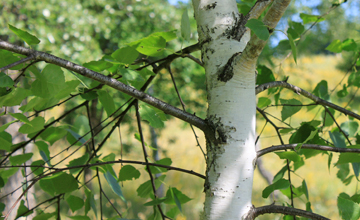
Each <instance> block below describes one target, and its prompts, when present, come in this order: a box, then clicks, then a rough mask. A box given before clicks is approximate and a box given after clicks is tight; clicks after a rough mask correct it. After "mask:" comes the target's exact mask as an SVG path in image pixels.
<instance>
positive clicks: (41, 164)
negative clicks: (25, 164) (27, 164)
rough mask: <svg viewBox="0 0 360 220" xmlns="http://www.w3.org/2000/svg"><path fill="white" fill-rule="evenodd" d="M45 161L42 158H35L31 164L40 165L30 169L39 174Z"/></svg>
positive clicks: (42, 170)
mask: <svg viewBox="0 0 360 220" xmlns="http://www.w3.org/2000/svg"><path fill="white" fill-rule="evenodd" d="M44 165H45V162H44V161H43V160H35V161H34V162H32V163H31V166H40V167H31V171H32V172H33V173H34V174H35V175H37V176H39V175H41V174H42V173H43V172H44V167H42V166H44Z"/></svg>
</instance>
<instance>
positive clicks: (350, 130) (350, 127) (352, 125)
mask: <svg viewBox="0 0 360 220" xmlns="http://www.w3.org/2000/svg"><path fill="white" fill-rule="evenodd" d="M340 127H341V129H342V130H343V131H344V132H345V133H347V135H349V136H350V137H355V134H356V133H357V130H358V128H359V124H358V123H357V122H356V121H346V122H343V123H342V124H341V125H340Z"/></svg>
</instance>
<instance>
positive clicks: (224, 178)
mask: <svg viewBox="0 0 360 220" xmlns="http://www.w3.org/2000/svg"><path fill="white" fill-rule="evenodd" d="M290 3H291V1H290V0H258V1H255V2H254V1H243V2H241V3H240V5H238V3H237V2H236V1H235V0H222V1H215V0H193V1H192V6H193V11H194V19H195V21H196V23H197V34H198V42H197V43H196V44H194V45H190V46H187V47H184V48H181V49H179V50H178V51H176V52H174V53H171V54H167V55H166V53H165V52H167V50H166V49H167V45H168V44H167V43H168V42H170V41H172V40H174V39H176V38H177V34H176V31H173V30H171V31H167V32H156V33H153V34H151V35H150V36H148V37H146V38H143V39H137V40H136V41H134V42H131V43H128V44H126V45H121V46H120V48H119V49H117V50H115V51H114V52H112V53H111V54H105V55H104V56H103V58H102V59H100V60H96V61H88V62H86V63H84V64H82V65H80V64H77V63H74V62H72V61H71V60H65V59H62V58H60V57H57V56H55V55H53V54H51V53H47V52H42V51H38V50H36V49H34V48H35V47H36V45H38V44H39V43H40V40H39V39H38V38H37V37H36V36H34V35H32V34H30V33H29V32H27V31H25V30H21V29H18V28H16V27H14V26H12V25H11V24H9V25H8V28H9V29H10V30H11V31H12V32H13V33H14V34H15V35H17V36H18V37H19V38H20V39H22V40H23V41H25V42H26V44H27V45H25V46H19V45H15V44H12V43H10V42H6V41H0V49H1V51H0V52H1V56H2V57H4V59H3V63H2V67H1V68H0V71H1V75H0V77H1V78H0V79H1V82H0V86H1V90H0V92H1V96H0V105H1V107H3V109H4V110H3V112H2V115H11V116H12V117H13V118H14V120H13V121H11V122H9V123H7V124H4V125H1V127H0V131H1V133H0V134H1V136H0V137H1V138H2V140H3V141H4V145H3V146H2V147H1V149H2V150H5V151H6V152H7V153H6V154H5V156H4V157H3V158H2V159H1V161H0V163H1V169H2V171H1V173H0V175H1V179H0V180H1V181H0V183H2V184H1V185H2V186H4V185H5V184H6V182H7V178H8V177H9V176H11V174H12V173H13V172H14V171H15V170H17V169H19V168H20V169H25V168H31V170H32V173H33V174H34V175H35V176H34V177H28V176H27V175H24V183H23V185H22V187H21V188H19V189H18V190H23V191H22V194H21V196H20V197H19V198H18V199H17V201H16V202H15V204H4V206H6V207H7V209H6V210H7V212H6V213H5V215H4V216H5V217H4V218H5V219H7V218H8V215H9V213H11V212H17V217H20V216H27V215H29V214H31V213H33V212H36V214H37V216H38V218H39V219H49V218H52V217H56V219H60V218H61V216H62V215H63V214H62V213H61V207H62V206H63V204H64V203H65V202H66V203H67V206H69V207H70V209H71V211H72V213H75V214H74V216H71V218H74V219H77V218H84V219H90V217H95V218H100V219H103V218H104V217H107V216H104V204H105V202H106V203H107V204H110V206H112V207H113V210H114V213H115V215H116V217H113V218H111V219H116V218H127V216H126V213H123V212H121V211H120V210H121V205H119V204H115V203H114V202H112V201H111V199H109V198H108V195H107V193H106V192H105V191H104V188H103V184H104V182H107V184H108V185H109V186H110V188H111V189H112V191H113V193H115V194H116V195H117V196H118V197H119V198H120V199H121V200H123V201H124V203H123V206H126V198H125V196H124V194H123V193H122V186H121V184H119V182H120V181H126V180H130V181H131V180H133V179H134V178H135V179H136V178H138V177H139V175H140V172H139V170H138V169H136V168H135V167H134V166H132V165H134V164H140V165H143V166H144V167H145V169H146V173H147V174H146V175H148V178H149V180H148V181H147V182H145V183H143V184H142V185H140V186H139V188H138V190H137V193H138V195H139V196H140V197H144V198H148V199H149V201H148V202H147V203H145V205H146V206H152V207H153V209H154V211H153V214H152V215H151V216H150V217H148V218H147V219H173V218H175V217H176V215H177V214H178V213H179V212H181V211H182V204H184V203H186V202H188V201H189V200H190V199H189V198H188V197H187V196H186V195H184V194H183V193H182V192H181V191H180V190H178V189H177V188H176V187H172V186H169V187H168V189H167V192H166V195H165V196H164V197H161V198H159V197H157V194H156V190H157V188H158V187H159V186H160V185H161V184H162V183H163V182H164V179H165V177H166V175H165V174H166V172H167V171H169V170H175V171H179V172H184V173H187V174H189V175H195V176H198V177H199V178H203V179H204V193H205V202H204V211H203V213H202V214H201V218H202V219H211V220H215V219H216V220H218V219H255V218H256V217H257V216H259V215H263V214H266V213H281V214H283V215H284V219H296V218H297V217H304V218H310V219H327V218H326V217H323V216H320V215H317V214H315V213H316V210H314V212H315V213H313V212H312V207H311V202H310V200H309V196H308V191H307V186H306V182H305V180H304V181H303V182H302V183H301V184H300V186H298V187H297V185H299V184H298V183H294V182H292V181H291V176H292V175H293V173H294V172H295V171H296V169H298V168H299V167H301V166H303V165H304V164H305V161H306V159H308V158H310V157H312V156H314V155H316V154H319V153H321V152H325V153H324V154H325V155H326V156H328V158H329V159H328V161H329V162H328V163H329V167H330V166H333V165H335V166H337V167H338V168H339V173H340V175H338V176H339V178H340V179H341V180H342V181H343V182H344V183H348V182H351V181H357V179H358V176H359V163H360V157H359V153H360V150H359V149H358V148H359V146H358V145H357V144H359V143H360V136H359V135H358V134H357V132H358V122H357V120H359V119H360V116H359V115H358V114H356V113H355V112H354V111H352V110H351V109H350V110H349V109H346V108H343V107H340V106H339V105H337V104H334V103H332V102H330V94H329V92H328V88H327V83H326V81H322V82H320V83H319V84H318V85H317V86H316V87H315V89H314V91H313V92H308V91H305V90H303V89H302V88H299V87H297V86H295V85H292V84H289V83H287V80H283V81H275V76H274V74H273V73H272V72H271V70H270V69H269V68H267V67H265V66H264V65H258V62H259V60H258V59H259V56H260V54H261V52H262V51H263V49H264V48H265V46H266V44H267V43H268V39H269V37H270V35H272V34H273V33H274V32H275V31H278V30H277V29H276V27H277V25H278V23H279V21H280V19H281V18H282V16H283V15H284V13H285V11H286V9H287V7H288V6H289V4H290ZM341 3H342V1H336V2H333V3H332V4H331V5H330V8H329V10H333V9H335V8H336V7H338V6H339V5H340V4H341ZM238 6H240V7H238ZM242 6H246V7H242ZM239 8H240V11H239ZM324 16H325V14H324V15H316V16H315V15H309V14H304V13H302V14H300V17H301V18H302V22H289V24H288V27H287V30H281V31H282V32H284V33H285V32H286V35H287V38H288V40H287V43H288V46H289V48H291V53H290V54H291V57H292V58H293V59H294V62H296V60H297V50H296V47H297V45H298V44H299V43H301V40H302V39H303V38H304V37H306V36H305V33H306V32H307V31H308V30H310V29H311V28H312V27H313V26H314V25H316V24H317V23H319V22H320V21H322V20H323V19H324ZM189 23H190V21H189V17H188V15H187V12H184V14H183V16H182V20H181V30H180V33H181V36H182V38H183V39H185V40H188V39H189V38H190V37H191V30H190V25H189ZM306 24H310V25H309V26H307V28H308V29H305V25H306ZM40 44H41V43H40ZM28 45H31V46H30V47H29V46H28ZM199 50H200V51H201V57H199V58H197V57H195V56H193V55H192V54H193V53H194V52H196V51H199ZM327 50H329V51H330V52H333V53H340V52H342V51H348V52H350V53H352V54H353V65H352V67H351V69H350V70H349V74H348V76H347V77H348V81H347V83H345V84H344V85H343V88H342V89H341V90H339V91H338V92H337V96H338V97H340V98H343V97H346V96H347V94H348V89H352V88H359V87H360V84H359V80H360V78H359V72H358V71H357V69H356V67H357V66H358V65H360V64H359V46H358V44H357V43H356V41H354V40H353V39H344V40H343V39H341V40H336V41H333V42H332V43H331V44H330V45H329V46H328V47H327ZM164 51H165V52H164ZM290 54H289V56H290ZM178 58H188V59H190V60H191V61H194V62H195V63H196V64H198V65H200V66H202V67H203V68H204V69H205V75H206V82H205V83H206V92H207V103H208V109H207V116H206V118H200V117H198V116H196V114H192V113H190V112H188V111H187V110H186V109H185V105H184V104H183V103H182V99H181V97H180V94H179V92H177V95H178V96H179V100H180V102H181V103H182V106H181V107H182V109H179V108H177V107H175V106H172V105H169V104H168V103H166V102H165V101H163V100H160V99H158V98H156V97H155V96H156V94H154V96H153V95H149V94H148V93H147V92H146V91H147V89H148V87H149V86H150V85H151V84H152V83H153V80H154V79H156V77H157V76H158V75H159V74H160V71H163V70H167V71H168V72H169V73H170V75H171V78H172V79H173V82H174V87H175V89H176V91H178V90H177V86H176V82H175V80H174V78H173V73H172V69H171V65H172V62H173V61H174V60H176V59H178ZM8 70H18V73H17V74H18V75H17V76H16V77H12V78H11V77H9V76H8V75H7V74H9V72H8ZM65 76H66V78H65ZM69 76H75V78H74V79H73V80H69ZM79 77H81V78H79ZM83 77H84V78H83ZM82 79H85V80H86V81H84V80H82ZM22 80H24V81H25V82H24V84H20V83H19V82H20V81H22ZM284 89H288V90H291V91H294V94H297V95H300V96H302V97H305V98H307V99H308V100H310V101H311V103H310V104H308V106H316V107H319V108H321V109H322V110H323V114H322V116H319V117H320V120H318V119H314V120H312V121H309V122H307V121H304V122H303V123H301V124H300V125H299V126H298V127H293V126H291V125H290V124H289V123H287V119H288V118H290V117H295V116H293V115H295V114H296V113H297V112H298V111H299V110H300V109H301V108H302V107H303V106H304V105H303V104H302V102H300V101H299V100H297V98H292V99H280V98H279V97H280V94H282V93H283V91H284ZM110 90H111V91H119V92H121V93H119V94H121V95H119V94H117V93H116V92H113V93H109V92H108V91H110ZM263 91H268V94H269V97H270V98H263V99H261V100H260V99H259V102H258V104H257V98H256V94H259V93H261V92H263ZM109 94H116V95H118V96H120V98H114V97H112V96H110V95H109ZM24 99H26V100H27V101H28V102H27V104H26V105H24V106H22V107H20V110H21V112H18V113H8V112H7V111H6V107H7V106H17V105H20V104H21V103H22V101H23V100H24ZM75 99H76V100H75ZM97 100H99V105H101V107H102V108H103V109H104V110H105V112H106V116H104V120H103V121H101V123H100V125H94V124H92V123H91V115H90V113H89V112H90V111H89V106H90V104H91V103H94V102H95V101H96V102H97ZM70 101H73V102H74V103H77V105H76V106H75V107H72V108H69V109H67V111H65V112H64V114H62V115H61V116H60V117H58V118H55V119H49V120H45V117H43V116H41V113H43V112H45V111H46V110H48V109H51V108H54V107H56V106H59V105H62V104H64V103H66V102H70ZM116 101H119V102H120V103H117V102H116ZM272 102H274V103H276V104H278V103H279V102H280V103H281V107H282V111H281V121H282V122H283V124H285V125H287V127H284V126H279V125H277V124H276V123H274V122H273V120H272V119H270V116H269V115H268V114H267V112H266V107H267V106H269V105H270V104H271V103H272ZM79 103H80V104H79ZM95 105H96V104H95ZM257 105H258V106H257ZM80 108H84V109H86V111H85V112H86V114H87V116H86V117H87V118H88V119H89V120H88V122H87V123H88V127H89V131H87V132H86V133H84V134H79V131H78V130H76V131H74V129H73V128H72V126H71V125H69V124H66V123H63V120H64V118H65V117H68V116H69V115H71V114H72V113H73V112H76V111H77V110H78V109H80ZM130 109H133V110H134V113H135V114H134V115H135V116H134V117H133V118H134V121H135V123H136V126H137V130H138V131H137V132H138V134H137V135H136V138H137V139H138V140H139V142H140V144H141V150H142V152H143V158H144V160H143V161H140V160H136V161H135V160H124V159H118V158H117V159H115V157H116V155H115V154H109V155H106V156H104V155H102V153H101V152H102V151H101V150H103V149H104V148H106V144H105V143H106V141H107V140H108V138H109V137H110V136H111V135H112V134H113V133H114V130H115V129H116V128H119V127H120V126H121V124H122V123H124V120H125V119H124V118H125V116H126V115H128V114H130V113H129V112H130ZM335 111H336V112H338V113H337V114H345V115H347V116H349V119H348V120H347V121H345V122H343V123H341V124H340V123H338V119H337V118H336V117H335V116H334V115H335ZM256 112H258V113H259V116H261V117H262V118H263V119H264V120H265V121H266V123H268V124H270V125H271V126H272V127H273V128H274V132H275V133H276V134H277V135H278V137H279V141H280V143H281V145H277V146H264V148H263V149H262V150H258V151H257V150H256V149H255V144H256V142H257V140H258V138H259V136H260V135H257V134H256V131H255V126H256V120H257V119H256V117H257V116H256ZM25 113H32V114H30V116H28V117H27V116H25V115H24V114H25ZM164 114H166V115H170V116H172V117H176V118H178V119H181V120H183V121H184V122H187V123H189V124H190V125H191V127H192V128H193V127H197V128H198V129H200V130H201V131H202V132H204V134H205V137H206V151H203V154H204V156H205V158H206V173H205V174H199V173H196V172H194V171H192V170H185V169H182V168H178V167H174V166H171V159H170V158H164V159H163V160H160V161H158V162H156V163H154V162H152V161H151V157H150V156H149V154H148V148H147V144H146V140H145V137H144V134H143V128H142V127H143V126H142V124H143V123H144V122H143V120H146V121H147V122H148V123H149V124H150V125H151V126H153V127H162V126H163V124H164V123H163V121H164V120H165V119H164V118H165V117H164ZM75 117H77V116H75ZM12 123H20V124H21V127H20V128H19V132H20V133H23V134H27V136H28V140H26V141H23V142H20V143H13V141H12V136H11V134H9V133H8V132H7V131H6V129H7V127H8V126H9V125H10V124H12ZM98 126H99V127H98ZM330 128H331V130H328V129H330ZM104 129H105V130H104ZM286 132H291V137H290V139H289V141H285V140H284V138H283V136H282V134H284V133H286ZM100 134H102V135H103V136H102V137H103V138H102V140H101V141H100V143H99V144H98V145H95V144H94V138H95V137H96V136H97V135H100ZM195 136H196V135H195ZM65 137H66V143H67V144H68V145H67V146H66V147H62V149H61V150H59V151H57V152H56V153H55V152H52V151H50V150H49V146H50V145H53V144H54V143H55V142H57V141H62V140H63V141H65V140H64V139H65ZM345 141H346V142H345ZM32 142H33V143H34V144H35V145H36V146H37V148H38V150H39V156H40V158H41V159H39V160H36V161H34V162H33V163H32V164H31V165H28V164H26V163H25V162H26V161H28V160H30V159H31V158H32V157H33V155H34V154H32V153H24V154H22V155H16V156H15V152H17V151H21V150H22V149H24V148H26V147H27V146H28V144H30V143H32ZM287 142H288V143H287ZM84 146H91V148H92V149H91V150H90V152H89V153H85V154H83V155H81V156H80V157H79V156H74V155H75V153H76V152H77V151H78V150H80V149H81V148H82V147H84ZM62 151H70V152H71V153H69V154H68V155H67V156H66V157H65V158H64V159H60V162H59V161H57V160H55V159H54V158H58V157H59V156H58V155H59V152H62ZM275 151H276V154H277V155H278V156H279V160H284V161H285V164H286V165H285V166H284V167H283V168H282V169H280V171H279V172H278V173H277V175H276V176H275V177H274V179H273V182H272V183H271V184H270V185H269V186H268V187H266V188H265V189H264V191H263V192H262V195H263V197H264V198H267V197H268V196H269V195H270V194H271V193H273V192H274V191H275V190H279V189H283V190H285V191H283V193H284V194H285V195H286V196H288V197H289V202H288V203H287V205H283V206H280V205H278V204H271V205H268V206H262V207H255V206H253V205H252V185H253V175H254V171H255V168H256V165H257V161H258V160H259V158H260V157H261V156H263V155H265V154H267V153H271V152H275ZM331 152H339V153H342V154H341V156H340V157H339V159H338V161H337V162H336V163H335V164H333V163H332V157H333V156H332V155H333V154H332V153H331ZM55 161H56V162H55ZM119 163H121V164H126V165H124V166H123V167H122V168H121V169H120V171H115V170H114V168H113V166H114V165H115V164H119ZM350 163H351V165H352V167H353V170H352V172H353V175H350V174H349V164H350ZM88 169H90V170H91V171H92V173H93V178H91V179H90V180H89V181H93V182H97V183H98V192H95V191H93V190H90V189H89V188H88V187H87V184H88V182H83V181H82V180H81V179H80V178H79V177H80V176H81V175H84V171H85V170H88ZM324 172H326V171H324ZM25 173H26V172H25ZM159 173H162V175H160V176H159V175H156V174H159ZM339 173H338V174H339ZM349 175H350V176H349ZM103 177H104V178H103ZM353 177H355V178H353ZM28 178H30V179H28ZM95 180H96V181H95ZM165 182H166V181H165ZM33 187H39V188H40V189H41V190H42V191H43V192H46V193H47V194H48V195H49V198H48V199H46V200H44V201H38V204H25V200H26V197H27V195H26V194H27V192H28V190H29V189H31V188H33ZM286 190H287V191H286ZM11 193H12V192H9V194H8V195H7V196H9V195H10V194H11ZM79 194H82V195H83V196H82V197H81V196H79ZM95 195H96V196H97V197H98V198H99V199H98V200H95V199H94V198H95ZM301 195H304V196H305V200H306V202H305V205H306V210H301V209H298V208H297V207H296V206H295V205H294V198H295V197H299V196H301ZM359 195H360V194H358V192H355V194H354V195H348V194H345V193H341V194H340V195H339V197H338V199H337V201H338V209H339V214H340V216H341V218H342V219H358V218H359V217H360V207H359V205H358V203H359V202H360V201H359V199H358V198H359ZM95 201H96V202H97V204H95ZM52 202H54V204H52ZM48 203H51V204H50V206H51V205H53V209H52V210H51V211H44V210H41V208H40V207H42V206H45V205H49V204H48ZM17 204H20V206H19V208H18V210H13V208H12V207H14V206H15V205H17ZM30 205H31V206H30ZM171 205H172V206H173V208H172V209H170V208H168V206H171ZM119 206H120V207H119ZM80 209H83V210H84V211H82V212H81V214H80V212H77V210H80ZM90 210H91V211H92V214H91V212H90ZM83 213H85V214H83ZM296 216H297V217H296ZM328 217H330V218H331V216H328ZM107 218H109V219H110V217H107Z"/></svg>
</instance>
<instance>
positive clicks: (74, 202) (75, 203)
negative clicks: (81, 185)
mask: <svg viewBox="0 0 360 220" xmlns="http://www.w3.org/2000/svg"><path fill="white" fill-rule="evenodd" d="M66 202H67V203H68V205H69V207H70V209H71V211H72V212H75V211H76V210H79V209H81V208H82V207H83V206H84V200H83V199H81V198H79V197H77V196H73V195H70V196H69V197H68V198H67V199H66Z"/></svg>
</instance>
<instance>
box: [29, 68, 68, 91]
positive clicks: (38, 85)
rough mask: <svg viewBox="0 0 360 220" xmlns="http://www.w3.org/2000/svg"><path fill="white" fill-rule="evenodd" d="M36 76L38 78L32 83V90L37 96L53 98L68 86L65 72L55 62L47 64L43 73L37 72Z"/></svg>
mask: <svg viewBox="0 0 360 220" xmlns="http://www.w3.org/2000/svg"><path fill="white" fill-rule="evenodd" d="M35 76H36V80H35V81H34V82H33V83H32V84H31V91H32V92H33V94H34V95H36V96H39V97H42V98H51V97H54V96H55V95H57V94H58V93H59V92H61V91H62V90H63V89H64V88H66V87H67V85H66V84H65V76H64V72H63V71H62V69H61V68H60V67H59V66H56V65H54V64H48V65H46V66H45V68H44V69H43V70H42V71H41V73H36V74H35Z"/></svg>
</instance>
